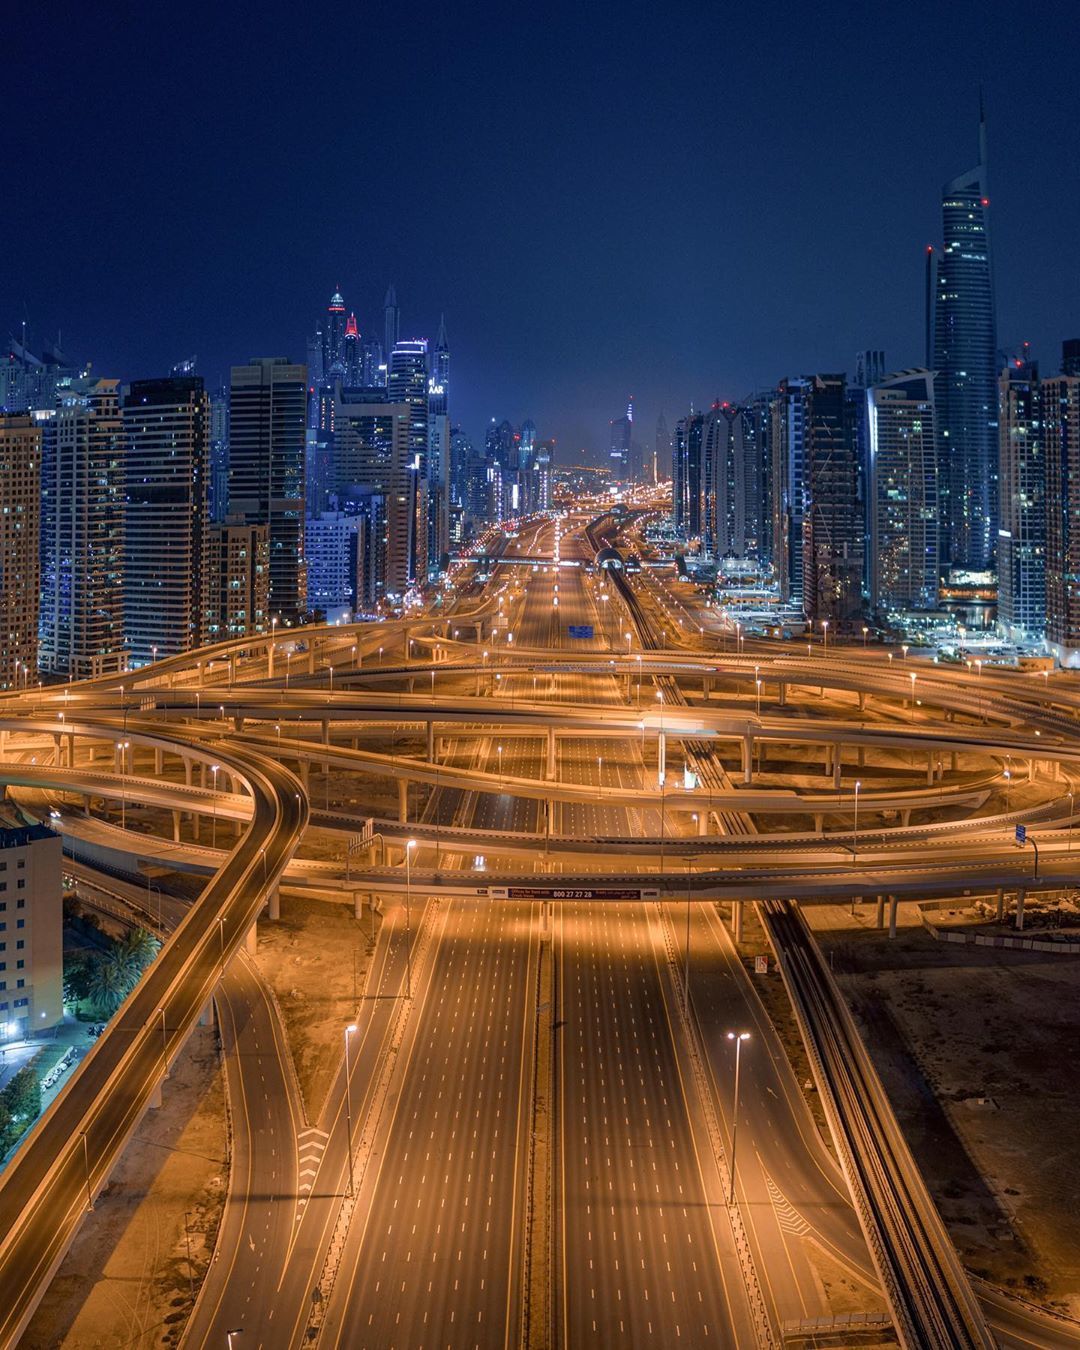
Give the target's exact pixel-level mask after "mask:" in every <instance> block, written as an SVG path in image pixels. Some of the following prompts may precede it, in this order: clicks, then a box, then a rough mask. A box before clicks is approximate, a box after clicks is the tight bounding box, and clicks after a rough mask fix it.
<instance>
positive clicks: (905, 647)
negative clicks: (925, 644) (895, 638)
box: [900, 642, 909, 661]
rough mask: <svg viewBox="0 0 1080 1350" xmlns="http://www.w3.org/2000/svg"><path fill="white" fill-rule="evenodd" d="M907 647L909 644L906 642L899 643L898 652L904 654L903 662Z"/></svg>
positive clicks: (905, 657)
mask: <svg viewBox="0 0 1080 1350" xmlns="http://www.w3.org/2000/svg"><path fill="white" fill-rule="evenodd" d="M908 645H909V644H908V643H906V642H901V644H900V650H901V651H902V652H903V653H904V660H905V661H906V660H907V654H908Z"/></svg>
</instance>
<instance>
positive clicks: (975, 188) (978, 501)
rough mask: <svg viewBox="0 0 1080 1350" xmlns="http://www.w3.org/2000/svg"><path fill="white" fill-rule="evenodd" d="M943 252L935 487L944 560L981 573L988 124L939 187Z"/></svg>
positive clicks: (987, 464)
mask: <svg viewBox="0 0 1080 1350" xmlns="http://www.w3.org/2000/svg"><path fill="white" fill-rule="evenodd" d="M941 214H942V226H943V232H944V249H943V250H942V253H941V257H940V259H939V260H938V264H937V281H936V290H935V293H934V325H933V326H934V369H935V370H936V371H937V373H938V376H939V380H940V385H939V390H938V412H939V416H938V431H939V445H940V448H939V457H940V458H939V463H940V470H939V481H940V482H941V483H942V484H943V485H944V486H946V487H947V493H948V496H947V501H946V504H945V511H944V513H943V520H944V525H945V538H944V559H943V561H944V562H945V563H946V564H947V565H948V566H950V567H953V568H960V569H967V570H975V571H983V570H985V569H987V568H989V567H991V566H992V565H993V558H994V549H995V545H996V542H997V539H996V536H997V473H998V434H997V394H998V390H997V332H996V324H995V317H994V283H993V271H992V267H991V256H990V197H989V190H988V187H987V174H986V120H985V117H984V116H983V115H982V111H981V109H980V121H979V162H978V164H977V165H976V166H975V167H974V168H973V169H969V170H968V171H967V172H966V173H962V174H960V175H959V176H958V177H956V178H954V179H952V181H951V182H948V183H946V184H945V187H944V188H943V189H942V197H941Z"/></svg>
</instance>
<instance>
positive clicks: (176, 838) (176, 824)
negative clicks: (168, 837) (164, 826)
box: [172, 811, 180, 844]
mask: <svg viewBox="0 0 1080 1350" xmlns="http://www.w3.org/2000/svg"><path fill="white" fill-rule="evenodd" d="M172 837H173V843H174V844H178V843H179V842H180V812H179V811H174V812H173V813H172Z"/></svg>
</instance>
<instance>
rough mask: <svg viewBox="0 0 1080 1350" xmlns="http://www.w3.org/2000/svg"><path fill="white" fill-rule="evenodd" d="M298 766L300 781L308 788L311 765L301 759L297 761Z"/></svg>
mask: <svg viewBox="0 0 1080 1350" xmlns="http://www.w3.org/2000/svg"><path fill="white" fill-rule="evenodd" d="M297 766H298V767H299V769H300V781H301V783H303V785H304V787H305V788H306V787H307V786H308V779H309V778H310V777H311V765H310V763H309V762H308V761H307V760H306V759H301V760H298V761H297Z"/></svg>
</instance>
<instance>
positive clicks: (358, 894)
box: [352, 891, 367, 921]
mask: <svg viewBox="0 0 1080 1350" xmlns="http://www.w3.org/2000/svg"><path fill="white" fill-rule="evenodd" d="M366 901H367V896H366V895H365V894H364V892H363V891H353V896H352V907H353V918H354V919H356V920H357V921H359V920H360V919H362V918H363V917H364V904H365V903H366Z"/></svg>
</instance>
